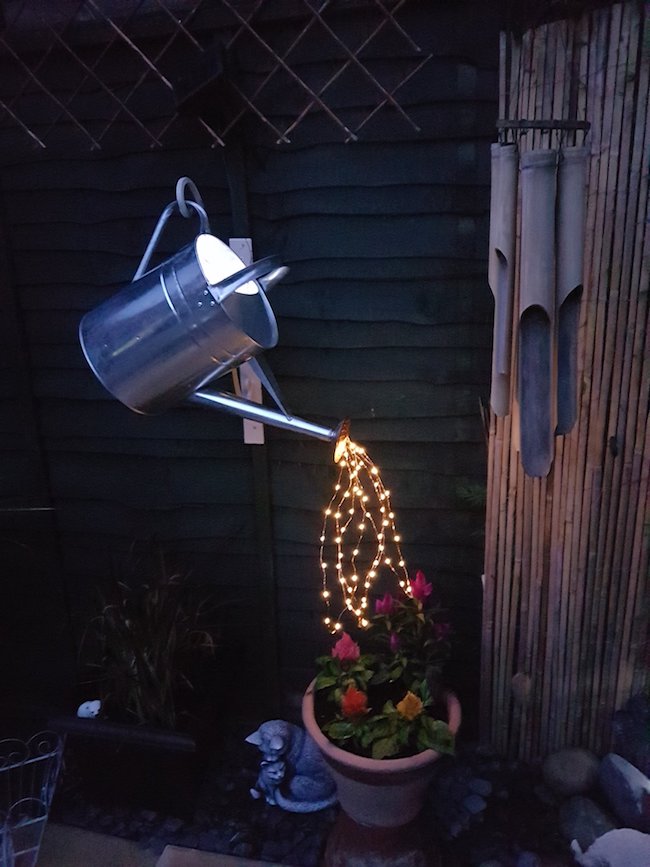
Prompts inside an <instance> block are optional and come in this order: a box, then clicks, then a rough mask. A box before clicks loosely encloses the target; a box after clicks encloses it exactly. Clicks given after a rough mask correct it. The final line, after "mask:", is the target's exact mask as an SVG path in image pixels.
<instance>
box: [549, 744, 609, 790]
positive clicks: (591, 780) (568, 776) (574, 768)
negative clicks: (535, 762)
mask: <svg viewBox="0 0 650 867" xmlns="http://www.w3.org/2000/svg"><path fill="white" fill-rule="evenodd" d="M599 764H600V762H599V760H598V756H596V755H595V754H594V753H592V752H590V751H589V750H584V749H580V748H579V747H575V748H569V749H564V750H558V751H557V752H555V753H551V754H550V755H548V756H547V757H546V759H545V760H544V765H543V767H542V776H543V777H544V782H545V783H546V785H547V786H548V787H549V789H551V790H552V791H553V792H555V793H556V794H558V795H564V796H566V797H569V796H571V795H583V794H585V793H586V792H588V791H590V789H592V788H593V787H594V785H595V784H596V782H597V780H598V768H599Z"/></svg>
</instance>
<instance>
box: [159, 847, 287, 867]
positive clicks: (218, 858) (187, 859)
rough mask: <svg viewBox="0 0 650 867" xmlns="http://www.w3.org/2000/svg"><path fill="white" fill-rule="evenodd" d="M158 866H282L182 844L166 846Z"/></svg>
mask: <svg viewBox="0 0 650 867" xmlns="http://www.w3.org/2000/svg"><path fill="white" fill-rule="evenodd" d="M156 867H282V865H281V864H271V863H270V862H268V861H264V862H262V861H251V860H250V859H249V858H235V857H234V856H233V855H219V854H217V853H215V852H200V851H199V850H198V849H184V848H182V847H180V846H165V849H164V851H163V853H162V855H161V856H160V858H159V859H158V861H157V862H156Z"/></svg>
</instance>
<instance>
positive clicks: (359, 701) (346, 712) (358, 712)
mask: <svg viewBox="0 0 650 867" xmlns="http://www.w3.org/2000/svg"><path fill="white" fill-rule="evenodd" d="M341 713H342V714H343V716H344V717H347V718H348V719H355V718H356V717H360V716H363V715H364V714H365V713H368V696H367V695H366V694H365V692H361V690H359V689H357V688H356V687H354V686H349V687H348V688H347V689H346V691H345V693H344V694H343V697H342V698H341Z"/></svg>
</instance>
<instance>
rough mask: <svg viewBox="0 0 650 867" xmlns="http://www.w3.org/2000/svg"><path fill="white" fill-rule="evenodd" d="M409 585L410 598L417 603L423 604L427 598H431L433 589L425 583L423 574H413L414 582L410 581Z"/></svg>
mask: <svg viewBox="0 0 650 867" xmlns="http://www.w3.org/2000/svg"><path fill="white" fill-rule="evenodd" d="M409 584H410V585H411V596H412V597H413V598H414V599H417V600H418V602H424V600H425V599H426V598H427V597H428V596H431V591H432V590H433V587H432V586H431V584H429V582H428V581H427V579H426V576H425V574H424V572H422V571H420V570H418V571H417V572H416V573H415V581H410V582H409Z"/></svg>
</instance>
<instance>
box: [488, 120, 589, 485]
mask: <svg viewBox="0 0 650 867" xmlns="http://www.w3.org/2000/svg"><path fill="white" fill-rule="evenodd" d="M539 126H544V128H546V129H549V130H554V129H566V128H567V124H566V123H564V124H560V123H559V122H554V121H539V122H531V121H508V122H504V123H503V124H501V130H502V132H504V131H505V130H506V129H508V130H516V129H529V128H531V127H539ZM572 126H574V127H575V126H580V128H582V129H585V128H588V125H587V124H579V125H572ZM587 153H588V152H587V148H585V147H575V146H574V147H562V146H560V147H559V148H539V149H535V150H530V151H527V152H526V153H524V154H522V155H521V156H520V154H519V150H518V147H517V144H516V143H507V142H504V143H496V144H493V145H492V193H491V200H490V251H489V263H488V278H489V283H490V288H491V289H492V293H493V295H494V305H495V306H494V341H493V358H492V388H491V395H490V403H491V406H492V409H493V410H494V412H495V414H496V415H497V416H506V415H508V414H509V413H510V412H511V409H512V406H513V403H514V404H515V406H516V408H517V416H518V420H519V450H520V455H521V462H522V465H523V468H524V471H525V472H526V473H527V474H528V475H529V476H546V475H547V474H548V472H549V470H550V468H551V464H552V462H553V436H554V434H566V433H568V432H569V431H570V430H571V428H572V427H573V425H574V424H575V420H576V417H577V391H576V376H577V372H576V353H577V331H578V316H579V309H580V298H581V295H582V282H583V281H582V256H583V247H584V217H585V179H586V165H587ZM519 196H520V198H521V211H520V244H519V250H517V212H518V198H519ZM517 253H518V254H519V255H518V257H517ZM517 260H518V261H519V293H518V294H519V308H518V318H517V327H516V335H515V341H514V343H515V351H516V353H517V356H516V358H517V366H516V369H517V382H516V383H514V384H513V383H511V381H510V380H511V374H510V371H511V367H512V364H511V360H512V359H511V353H512V349H513V347H512V344H513V335H512V322H513V308H514V295H515V287H516V284H517V281H516V279H515V276H516V274H515V269H516V262H517ZM513 385H514V386H515V389H514V390H515V393H516V397H515V398H513V397H512V391H513Z"/></svg>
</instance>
